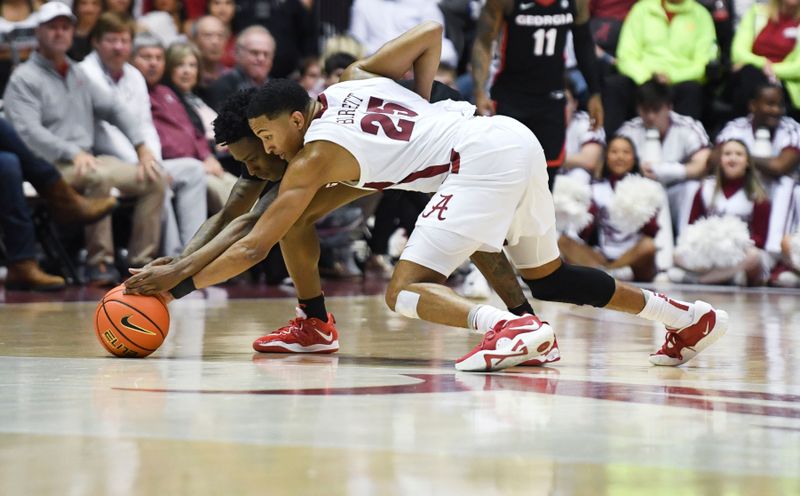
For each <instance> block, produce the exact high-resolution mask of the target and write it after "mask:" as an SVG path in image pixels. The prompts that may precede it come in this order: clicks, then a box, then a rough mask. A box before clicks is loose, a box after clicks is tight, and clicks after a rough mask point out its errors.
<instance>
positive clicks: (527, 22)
mask: <svg viewBox="0 0 800 496" xmlns="http://www.w3.org/2000/svg"><path fill="white" fill-rule="evenodd" d="M575 15H576V8H575V0H516V1H515V2H514V9H513V11H512V12H511V13H510V14H509V15H507V16H506V17H505V30H504V31H503V32H502V34H501V38H500V40H499V50H498V57H499V59H500V60H499V64H500V67H499V69H498V71H497V74H496V75H495V78H494V83H493V84H492V97H493V98H494V99H498V97H499V96H504V95H509V96H522V95H546V94H549V93H550V92H551V91H554V90H560V89H562V88H563V87H564V66H565V59H564V47H565V46H566V44H567V34H568V33H569V32H570V30H571V29H572V25H573V24H574V23H575Z"/></svg>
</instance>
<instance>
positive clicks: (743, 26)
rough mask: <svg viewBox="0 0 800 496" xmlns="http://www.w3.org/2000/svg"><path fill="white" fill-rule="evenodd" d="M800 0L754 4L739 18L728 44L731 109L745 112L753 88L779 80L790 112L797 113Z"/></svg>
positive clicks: (792, 114)
mask: <svg viewBox="0 0 800 496" xmlns="http://www.w3.org/2000/svg"><path fill="white" fill-rule="evenodd" d="M798 29H800V0H769V1H768V2H767V3H756V4H754V5H753V6H752V7H750V9H749V10H748V11H747V12H746V13H745V15H744V17H742V20H741V22H740V23H739V27H738V28H737V30H736V34H735V35H734V37H733V44H732V46H731V60H732V62H733V70H734V73H733V77H732V78H731V89H732V90H733V103H734V111H735V112H736V114H737V115H745V114H747V103H748V102H749V100H750V99H751V98H752V97H753V92H754V90H755V89H756V88H757V87H758V86H759V85H761V84H764V83H767V82H769V83H773V84H777V83H780V84H782V85H783V87H784V88H785V89H786V93H787V94H788V97H789V98H787V103H788V104H789V105H787V107H788V110H789V112H788V113H789V115H790V116H792V117H793V118H795V119H796V118H797V117H798V116H800V111H798V109H800V49H799V47H800V45H798V44H797V35H798Z"/></svg>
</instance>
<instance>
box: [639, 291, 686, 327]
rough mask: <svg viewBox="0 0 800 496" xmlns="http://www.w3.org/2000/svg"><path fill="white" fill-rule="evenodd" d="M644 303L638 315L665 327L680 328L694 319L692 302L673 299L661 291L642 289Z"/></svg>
mask: <svg viewBox="0 0 800 496" xmlns="http://www.w3.org/2000/svg"><path fill="white" fill-rule="evenodd" d="M642 293H643V294H644V299H645V304H644V308H643V309H642V311H641V312H639V314H638V315H639V317H642V318H645V319H647V320H655V321H657V322H662V323H663V324H664V325H666V326H667V327H673V328H675V329H680V328H681V327H686V326H688V325H689V324H691V323H692V320H694V304H693V303H689V302H686V301H681V300H673V299H672V298H668V297H667V296H665V295H663V294H661V293H653V292H652V291H648V290H646V289H643V290H642Z"/></svg>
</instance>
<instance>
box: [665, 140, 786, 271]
mask: <svg viewBox="0 0 800 496" xmlns="http://www.w3.org/2000/svg"><path fill="white" fill-rule="evenodd" d="M770 209H771V203H770V201H769V198H768V197H767V193H766V191H765V190H764V187H763V186H762V184H761V181H760V180H759V178H758V174H757V172H756V168H755V163H754V161H753V158H752V156H751V155H750V152H749V150H748V149H747V146H746V145H745V144H744V143H743V142H742V141H739V140H737V139H731V140H728V141H725V142H723V143H722V144H721V145H720V159H719V163H718V165H717V167H716V170H715V173H714V175H713V176H710V177H707V178H706V179H704V180H703V182H702V183H701V186H700V189H699V190H698V191H697V194H696V195H695V198H694V202H693V204H692V210H691V213H690V215H689V224H695V223H698V224H699V222H700V221H701V219H703V218H706V219H710V218H714V217H719V218H723V219H728V220H731V219H738V221H740V222H736V221H735V220H734V221H733V222H731V223H729V224H728V226H729V227H732V228H734V229H731V230H727V231H726V230H725V229H727V227H725V228H724V227H721V225H722V223H720V222H714V223H713V224H712V223H707V222H706V223H705V224H703V225H704V226H706V227H707V228H709V229H711V228H713V229H714V231H713V232H710V231H703V229H702V228H701V229H694V230H691V227H690V228H689V229H686V230H685V231H686V232H685V233H683V232H682V235H681V237H682V239H679V240H678V247H677V248H676V253H675V265H676V267H674V268H672V269H670V270H669V271H668V272H667V274H668V276H669V278H670V280H672V282H682V283H700V284H731V283H733V284H738V285H745V284H747V285H749V286H761V285H763V284H764V283H765V282H766V280H767V277H768V276H769V271H770V269H771V266H772V261H771V258H770V257H769V255H768V254H767V253H766V251H765V250H764V245H765V244H766V241H767V234H768V232H769V218H770ZM737 224H738V226H739V227H737ZM742 224H743V225H742ZM692 227H700V226H692ZM745 230H746V232H745ZM684 234H685V238H684ZM742 237H749V241H748V240H747V239H744V241H745V243H740V242H739V241H741V238H742ZM737 243H738V244H739V246H744V247H743V249H741V251H740V253H739V254H738V256H729V255H730V254H731V253H733V251H734V250H731V251H728V248H727V246H728V245H730V244H737ZM745 245H747V246H745ZM698 253H706V254H710V256H704V257H702V258H701V257H699V256H698V255H697V254H698ZM734 259H738V260H737V261H735V262H733V261H731V260H734ZM725 261H730V263H725Z"/></svg>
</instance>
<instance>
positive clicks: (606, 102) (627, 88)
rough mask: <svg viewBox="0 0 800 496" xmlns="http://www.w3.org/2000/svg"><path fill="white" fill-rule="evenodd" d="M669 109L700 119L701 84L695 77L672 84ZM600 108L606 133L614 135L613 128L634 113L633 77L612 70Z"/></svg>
mask: <svg viewBox="0 0 800 496" xmlns="http://www.w3.org/2000/svg"><path fill="white" fill-rule="evenodd" d="M672 109H673V110H674V111H675V112H677V113H679V114H681V115H688V116H689V117H692V118H694V119H697V120H700V119H701V118H702V116H703V86H702V85H701V84H700V83H697V82H695V81H685V82H683V83H678V84H676V85H673V86H672ZM603 112H604V119H605V125H604V127H605V131H606V136H608V137H611V136H614V133H616V132H617V129H619V127H620V126H621V125H622V124H623V123H624V122H625V121H626V120H628V119H630V118H632V117H634V116H635V115H636V83H634V82H633V79H631V78H629V77H627V76H623V75H622V74H614V75H611V76H609V77H608V78H607V79H606V81H605V88H604V89H603Z"/></svg>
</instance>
